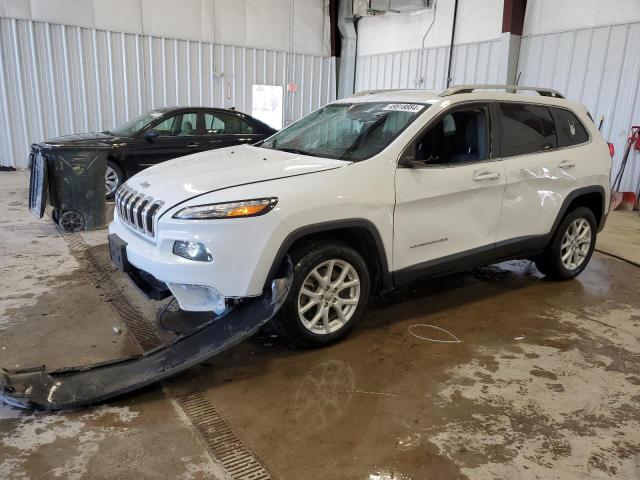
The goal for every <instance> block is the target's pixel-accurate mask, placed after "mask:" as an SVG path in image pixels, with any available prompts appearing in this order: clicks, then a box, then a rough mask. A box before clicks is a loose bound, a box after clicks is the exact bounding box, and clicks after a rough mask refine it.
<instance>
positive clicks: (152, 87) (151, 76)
mask: <svg viewBox="0 0 640 480" xmlns="http://www.w3.org/2000/svg"><path fill="white" fill-rule="evenodd" d="M147 84H148V85H149V87H150V93H151V108H152V109H153V108H156V88H155V73H154V71H153V37H149V80H148V81H147Z"/></svg>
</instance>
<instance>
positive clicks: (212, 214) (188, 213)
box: [173, 198, 278, 220]
mask: <svg viewBox="0 0 640 480" xmlns="http://www.w3.org/2000/svg"><path fill="white" fill-rule="evenodd" d="M276 203H278V199H277V198H257V199H255V200H239V201H237V202H225V203H210V204H209V205H197V206H195V207H186V208H183V209H182V210H180V211H179V212H178V213H176V214H175V215H174V216H173V218H177V219H179V220H209V219H215V218H241V217H257V216H258V215H264V214H265V213H267V212H270V211H271V210H273V207H275V206H276Z"/></svg>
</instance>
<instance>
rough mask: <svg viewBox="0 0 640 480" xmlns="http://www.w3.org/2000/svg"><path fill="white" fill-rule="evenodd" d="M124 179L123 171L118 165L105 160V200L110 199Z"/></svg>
mask: <svg viewBox="0 0 640 480" xmlns="http://www.w3.org/2000/svg"><path fill="white" fill-rule="evenodd" d="M123 181H124V173H123V172H122V169H121V168H120V166H119V165H118V164H117V163H116V162H113V161H111V160H107V169H106V171H105V172H104V189H105V195H106V197H107V200H111V199H112V198H113V197H114V196H115V194H116V190H117V189H118V188H119V187H120V185H122V182H123Z"/></svg>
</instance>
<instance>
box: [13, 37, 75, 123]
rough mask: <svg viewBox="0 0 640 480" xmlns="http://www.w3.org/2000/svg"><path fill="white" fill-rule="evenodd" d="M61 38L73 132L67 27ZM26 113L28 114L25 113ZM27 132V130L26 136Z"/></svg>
mask: <svg viewBox="0 0 640 480" xmlns="http://www.w3.org/2000/svg"><path fill="white" fill-rule="evenodd" d="M61 37H62V63H63V68H64V80H63V83H64V89H65V97H66V100H67V108H68V110H69V114H68V117H67V118H68V120H69V129H70V130H73V128H74V124H75V122H74V121H73V120H74V119H73V114H74V111H73V103H72V100H71V74H70V72H69V46H68V42H67V27H66V26H65V25H61ZM25 113H26V112H25ZM26 132H27V130H25V134H26Z"/></svg>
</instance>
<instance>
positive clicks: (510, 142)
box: [499, 103, 558, 157]
mask: <svg viewBox="0 0 640 480" xmlns="http://www.w3.org/2000/svg"><path fill="white" fill-rule="evenodd" d="M499 110H500V120H501V124H502V130H501V135H500V150H501V155H502V156H503V157H512V156H516V155H526V154H529V153H536V152H543V151H545V150H551V149H553V148H557V147H558V140H557V138H556V130H555V125H554V123H553V118H552V117H551V112H550V111H549V108H547V107H544V106H541V105H531V104H526V103H500V104H499Z"/></svg>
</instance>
